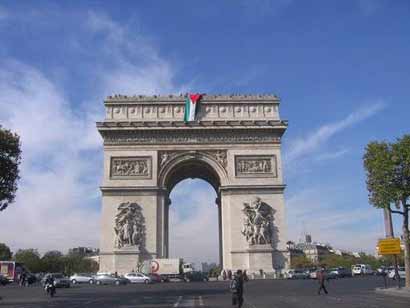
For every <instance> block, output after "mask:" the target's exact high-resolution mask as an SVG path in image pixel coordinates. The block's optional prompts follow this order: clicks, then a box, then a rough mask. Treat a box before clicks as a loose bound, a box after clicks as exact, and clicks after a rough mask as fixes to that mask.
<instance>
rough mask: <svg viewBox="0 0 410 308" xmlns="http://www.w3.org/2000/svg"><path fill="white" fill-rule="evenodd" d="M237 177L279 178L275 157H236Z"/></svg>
mask: <svg viewBox="0 0 410 308" xmlns="http://www.w3.org/2000/svg"><path fill="white" fill-rule="evenodd" d="M235 175H236V176H237V177H277V167H276V156H275V155H268V156H267V155H252V156H248V155H237V156H235Z"/></svg>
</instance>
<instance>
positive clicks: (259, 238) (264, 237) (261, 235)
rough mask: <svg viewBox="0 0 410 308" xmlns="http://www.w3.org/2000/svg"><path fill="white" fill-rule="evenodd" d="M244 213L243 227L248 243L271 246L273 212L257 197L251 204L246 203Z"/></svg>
mask: <svg viewBox="0 0 410 308" xmlns="http://www.w3.org/2000/svg"><path fill="white" fill-rule="evenodd" d="M243 205H244V208H243V210H242V212H243V213H244V214H245V219H244V222H243V227H242V234H243V235H244V236H245V238H246V241H247V242H248V243H249V244H251V245H255V244H257V245H258V244H271V243H272V229H273V210H272V208H271V207H270V206H269V205H268V204H266V203H265V202H262V200H261V199H260V198H259V197H257V198H255V200H254V201H253V202H252V203H251V204H249V203H247V202H245V203H244V204H243Z"/></svg>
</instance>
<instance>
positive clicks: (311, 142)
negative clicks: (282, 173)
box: [284, 101, 386, 164]
mask: <svg viewBox="0 0 410 308" xmlns="http://www.w3.org/2000/svg"><path fill="white" fill-rule="evenodd" d="M385 107H386V104H385V103H384V102H383V101H378V102H376V103H375V104H372V105H368V106H365V107H362V108H359V109H358V110H356V111H354V112H352V113H351V114H349V115H348V116H347V117H346V118H344V119H342V120H340V121H337V122H333V123H329V124H325V125H322V126H321V127H319V128H318V129H317V130H316V131H314V132H313V133H312V134H310V135H307V136H304V137H303V138H299V139H297V140H295V141H293V142H291V143H290V144H289V146H288V148H287V149H286V154H285V155H284V158H285V160H286V164H288V163H292V162H293V161H295V160H296V159H299V158H303V157H304V156H306V155H309V154H312V153H314V152H315V151H317V150H319V149H320V148H321V146H322V145H323V144H324V143H326V142H327V141H328V140H329V139H330V138H331V137H333V136H334V135H335V134H337V133H339V132H341V131H343V130H345V129H347V128H349V127H351V126H353V125H355V124H357V123H359V122H362V121H364V120H366V119H368V118H369V117H371V116H373V115H375V114H376V113H378V112H379V111H381V110H382V109H384V108H385Z"/></svg>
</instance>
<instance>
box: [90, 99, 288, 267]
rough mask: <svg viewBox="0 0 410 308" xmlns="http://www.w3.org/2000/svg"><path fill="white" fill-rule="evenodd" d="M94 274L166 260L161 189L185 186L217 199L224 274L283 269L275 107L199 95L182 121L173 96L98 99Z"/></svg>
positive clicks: (282, 126)
mask: <svg viewBox="0 0 410 308" xmlns="http://www.w3.org/2000/svg"><path fill="white" fill-rule="evenodd" d="M105 106H106V119H105V120H104V121H103V122H98V123H97V127H98V130H99V132H100V134H101V135H102V137H103V139H104V179H103V183H102V186H101V190H102V193H103V197H102V230H101V245H100V251H101V252H100V269H101V270H103V271H112V272H114V271H116V272H118V273H124V272H127V271H130V270H132V269H135V267H136V265H137V264H138V263H139V262H141V261H143V260H146V259H150V258H164V257H167V256H168V255H169V235H168V223H169V220H168V213H169V212H168V209H169V206H170V198H169V194H170V191H171V190H172V189H173V187H175V185H176V184H177V183H179V182H180V181H181V180H183V179H185V178H200V179H203V180H205V181H207V182H208V183H210V184H211V185H212V186H213V187H214V189H215V191H216V194H217V198H216V204H217V205H218V211H219V221H220V246H221V249H220V251H221V256H220V259H221V262H222V266H223V268H224V269H232V270H235V269H239V268H241V269H246V270H248V272H259V270H260V269H262V270H264V271H265V272H277V271H281V270H283V269H284V268H285V267H286V266H287V259H288V258H287V251H286V244H285V243H286V240H287V239H286V228H285V217H284V215H285V213H284V212H285V211H284V199H283V191H284V188H285V186H284V185H283V180H282V168H281V153H280V145H281V137H282V135H283V133H284V132H285V130H286V127H287V122H286V121H282V120H280V117H279V112H278V106H279V99H278V98H277V97H276V96H272V95H252V96H247V95H238V96H232V95H231V96H219V95H218V96H210V95H206V96H204V98H203V100H202V101H201V104H200V107H199V113H198V117H197V121H195V122H190V123H184V122H183V121H182V119H183V112H184V98H183V97H182V96H172V95H170V96H150V97H146V96H132V97H127V96H120V95H117V96H114V97H108V98H107V100H106V101H105Z"/></svg>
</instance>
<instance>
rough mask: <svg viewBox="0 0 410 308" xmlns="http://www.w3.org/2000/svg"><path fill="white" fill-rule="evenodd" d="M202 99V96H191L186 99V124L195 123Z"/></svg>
mask: <svg viewBox="0 0 410 308" xmlns="http://www.w3.org/2000/svg"><path fill="white" fill-rule="evenodd" d="M201 98H202V94H198V93H197V94H189V95H188V96H187V97H186V98H185V114H184V122H185V123H187V122H191V121H195V115H196V112H197V109H198V106H197V105H198V104H199V101H200V100H201Z"/></svg>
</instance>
